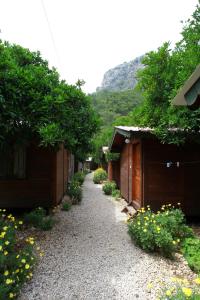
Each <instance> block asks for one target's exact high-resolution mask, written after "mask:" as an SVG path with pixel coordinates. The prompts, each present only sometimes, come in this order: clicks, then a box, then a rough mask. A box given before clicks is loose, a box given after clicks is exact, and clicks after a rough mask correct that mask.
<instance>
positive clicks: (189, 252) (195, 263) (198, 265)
mask: <svg viewBox="0 0 200 300" xmlns="http://www.w3.org/2000/svg"><path fill="white" fill-rule="evenodd" d="M181 250H182V253H183V255H184V257H185V259H186V260H187V262H188V265H189V267H190V268H191V269H192V270H193V271H194V272H197V273H200V239H198V238H196V237H194V238H186V239H185V240H184V241H183V243H182V248H181Z"/></svg>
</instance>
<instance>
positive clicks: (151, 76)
mask: <svg viewBox="0 0 200 300" xmlns="http://www.w3.org/2000/svg"><path fill="white" fill-rule="evenodd" d="M199 24H200V6H199V5H197V7H196V10H195V11H194V13H193V15H192V17H191V18H190V19H188V20H187V21H186V22H185V24H184V27H183V31H182V39H181V40H180V41H179V42H178V43H177V44H176V46H175V48H174V49H173V50H172V49H171V48H170V43H169V42H167V43H164V44H163V45H162V46H161V47H160V48H158V50H157V51H151V52H149V53H147V54H146V55H145V57H144V59H143V61H142V62H143V64H144V65H145V68H144V69H142V70H140V71H139V73H138V79H139V83H138V88H139V89H140V91H141V92H142V95H143V98H144V101H143V103H142V105H140V106H139V107H137V108H136V109H135V110H133V111H132V112H131V113H130V114H129V115H128V117H127V118H125V120H124V121H125V123H126V125H139V126H149V127H152V128H154V129H155V133H156V134H157V135H158V137H159V138H160V139H161V140H162V141H164V142H165V141H167V142H170V143H181V142H184V140H185V138H186V136H187V130H194V132H198V131H199V129H200V128H199V127H200V124H199V116H200V109H197V110H195V111H192V110H188V109H187V108H184V107H173V106H172V105H171V100H172V99H173V98H174V96H175V95H176V94H177V91H178V89H179V88H180V87H181V86H182V85H183V84H184V82H185V81H186V80H187V79H188V77H189V76H190V75H191V74H192V72H193V71H194V69H195V68H196V66H197V65H198V64H199V62H200V25H199ZM170 127H176V128H182V129H185V131H184V132H183V131H181V132H173V133H171V132H169V131H168V128H170Z"/></svg>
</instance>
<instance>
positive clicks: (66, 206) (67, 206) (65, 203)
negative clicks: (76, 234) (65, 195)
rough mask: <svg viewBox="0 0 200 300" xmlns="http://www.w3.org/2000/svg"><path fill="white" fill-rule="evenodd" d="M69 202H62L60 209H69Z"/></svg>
mask: <svg viewBox="0 0 200 300" xmlns="http://www.w3.org/2000/svg"><path fill="white" fill-rule="evenodd" d="M71 206H72V205H71V204H70V203H68V202H64V203H63V204H62V210H65V211H69V210H70V209H71Z"/></svg>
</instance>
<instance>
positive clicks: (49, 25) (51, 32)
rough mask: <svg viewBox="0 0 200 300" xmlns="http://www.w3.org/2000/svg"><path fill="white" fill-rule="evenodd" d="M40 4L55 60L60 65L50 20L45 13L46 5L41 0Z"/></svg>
mask: <svg viewBox="0 0 200 300" xmlns="http://www.w3.org/2000/svg"><path fill="white" fill-rule="evenodd" d="M41 4H42V8H43V11H44V15H45V18H46V21H47V25H48V29H49V33H50V37H51V41H52V44H53V48H54V51H55V54H56V58H57V62H58V65H59V66H60V65H61V64H60V57H59V54H58V50H57V47H56V43H55V39H54V35H53V31H52V29H51V24H50V21H49V18H48V14H47V10H46V7H45V4H44V1H43V0H41Z"/></svg>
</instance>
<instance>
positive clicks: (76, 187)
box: [67, 180, 82, 204]
mask: <svg viewBox="0 0 200 300" xmlns="http://www.w3.org/2000/svg"><path fill="white" fill-rule="evenodd" d="M67 194H68V195H69V196H70V197H71V199H72V201H73V203H74V204H75V203H78V202H80V201H81V200H82V189H81V186H80V183H79V182H78V181H75V180H72V181H71V182H70V183H69V186H68V190H67Z"/></svg>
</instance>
